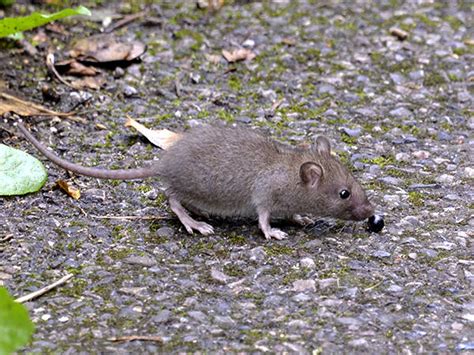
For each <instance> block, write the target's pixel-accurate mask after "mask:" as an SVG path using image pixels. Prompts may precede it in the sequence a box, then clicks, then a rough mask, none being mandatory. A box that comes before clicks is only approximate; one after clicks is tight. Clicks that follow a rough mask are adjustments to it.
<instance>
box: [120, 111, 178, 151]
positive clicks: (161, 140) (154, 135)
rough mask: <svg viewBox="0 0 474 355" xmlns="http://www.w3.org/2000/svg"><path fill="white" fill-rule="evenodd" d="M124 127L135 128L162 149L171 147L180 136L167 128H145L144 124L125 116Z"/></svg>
mask: <svg viewBox="0 0 474 355" xmlns="http://www.w3.org/2000/svg"><path fill="white" fill-rule="evenodd" d="M125 127H133V128H135V129H136V130H137V131H138V132H140V133H141V134H143V135H144V136H145V137H146V138H147V139H148V140H149V141H150V142H151V143H152V144H154V145H156V146H157V147H159V148H161V149H164V150H166V149H168V148H169V147H171V146H172V145H173V144H174V143H176V142H177V141H178V140H179V139H180V138H181V135H180V134H178V133H175V132H172V131H170V130H169V129H160V130H152V129H149V128H146V127H145V126H144V125H142V124H141V123H138V122H137V121H135V120H134V119H133V118H131V117H127V122H125Z"/></svg>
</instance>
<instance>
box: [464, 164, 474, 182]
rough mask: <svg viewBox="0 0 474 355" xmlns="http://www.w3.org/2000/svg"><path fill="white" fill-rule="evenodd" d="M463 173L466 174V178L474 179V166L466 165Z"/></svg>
mask: <svg viewBox="0 0 474 355" xmlns="http://www.w3.org/2000/svg"><path fill="white" fill-rule="evenodd" d="M463 175H464V177H465V178H468V179H474V168H471V167H469V166H468V167H465V168H464V172H463Z"/></svg>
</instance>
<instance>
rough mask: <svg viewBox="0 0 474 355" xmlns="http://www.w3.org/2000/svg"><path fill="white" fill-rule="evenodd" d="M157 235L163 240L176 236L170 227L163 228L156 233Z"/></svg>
mask: <svg viewBox="0 0 474 355" xmlns="http://www.w3.org/2000/svg"><path fill="white" fill-rule="evenodd" d="M156 235H157V236H158V237H162V238H171V237H172V236H173V235H174V229H173V228H170V227H161V228H159V229H158V230H157V231H156Z"/></svg>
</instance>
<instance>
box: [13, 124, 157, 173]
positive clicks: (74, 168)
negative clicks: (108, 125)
mask: <svg viewBox="0 0 474 355" xmlns="http://www.w3.org/2000/svg"><path fill="white" fill-rule="evenodd" d="M17 126H18V128H19V129H20V131H21V133H23V135H24V136H25V137H26V139H27V140H28V141H29V142H30V143H31V144H33V145H34V146H35V148H36V149H38V150H39V151H40V153H41V154H43V155H44V156H45V157H46V158H48V159H49V160H51V161H52V162H53V163H54V164H56V165H57V166H59V167H61V168H63V169H66V170H68V171H71V172H73V173H75V174H79V175H85V176H90V177H95V178H99V179H112V180H136V179H145V178H148V177H152V176H156V175H157V172H156V171H155V169H154V167H153V166H150V167H143V168H137V169H118V170H110V169H101V168H92V167H87V166H82V165H79V164H75V163H71V162H69V161H67V160H64V159H62V158H60V157H59V156H57V155H56V154H54V153H53V152H51V151H49V150H48V149H47V148H46V147H45V146H44V145H43V144H41V143H40V142H39V141H38V140H37V139H36V138H35V137H34V136H33V135H32V134H31V133H30V132H29V131H28V130H27V129H26V127H25V126H23V124H21V123H18V124H17Z"/></svg>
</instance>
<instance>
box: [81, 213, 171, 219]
mask: <svg viewBox="0 0 474 355" xmlns="http://www.w3.org/2000/svg"><path fill="white" fill-rule="evenodd" d="M90 216H91V217H92V218H96V219H140V220H142V219H143V220H150V219H169V218H170V217H164V216H94V215H92V214H91V215H90Z"/></svg>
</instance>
